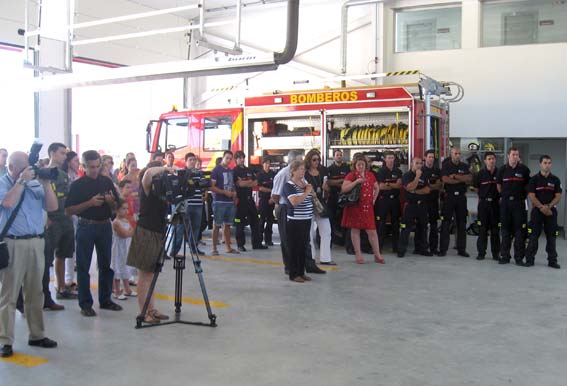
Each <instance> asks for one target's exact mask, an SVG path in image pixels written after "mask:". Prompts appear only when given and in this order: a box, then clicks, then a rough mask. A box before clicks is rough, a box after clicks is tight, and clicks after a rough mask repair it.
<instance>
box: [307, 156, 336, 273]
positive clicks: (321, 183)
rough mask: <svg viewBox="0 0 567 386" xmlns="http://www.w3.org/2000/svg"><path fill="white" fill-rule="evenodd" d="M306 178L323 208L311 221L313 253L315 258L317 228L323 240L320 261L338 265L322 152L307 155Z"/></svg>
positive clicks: (315, 198) (320, 245) (324, 263)
mask: <svg viewBox="0 0 567 386" xmlns="http://www.w3.org/2000/svg"><path fill="white" fill-rule="evenodd" d="M305 170H306V171H305V179H306V180H307V182H308V183H309V184H310V185H311V186H313V192H314V193H313V196H314V197H313V200H317V201H318V204H319V207H320V208H321V209H323V212H322V213H317V211H314V212H313V221H312V222H311V255H312V256H313V259H315V260H317V259H316V258H315V256H316V253H317V250H316V248H315V246H316V245H317V230H319V236H320V238H321V242H320V243H319V262H320V263H321V264H322V265H336V263H335V262H334V261H333V259H332V258H331V222H330V221H329V213H328V211H327V210H326V208H327V206H326V205H325V202H326V200H325V192H327V191H328V190H329V187H328V185H327V172H326V170H325V168H324V167H323V166H321V153H319V151H318V150H316V149H312V150H310V151H309V152H308V153H307V155H305Z"/></svg>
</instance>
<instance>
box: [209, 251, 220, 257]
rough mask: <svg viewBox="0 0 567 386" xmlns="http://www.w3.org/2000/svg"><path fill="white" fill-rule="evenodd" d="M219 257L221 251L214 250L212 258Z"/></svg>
mask: <svg viewBox="0 0 567 386" xmlns="http://www.w3.org/2000/svg"><path fill="white" fill-rule="evenodd" d="M218 255H219V251H217V250H214V251H212V252H211V256H218Z"/></svg>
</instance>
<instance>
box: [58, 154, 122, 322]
mask: <svg viewBox="0 0 567 386" xmlns="http://www.w3.org/2000/svg"><path fill="white" fill-rule="evenodd" d="M82 158H83V159H82V162H83V167H84V168H85V175H84V176H83V177H81V178H79V179H78V180H76V181H75V182H73V183H72V184H71V189H70V191H69V196H68V197H67V201H66V202H65V214H67V216H72V215H77V216H79V223H78V226H77V234H76V236H75V237H76V241H77V284H78V287H79V306H80V307H81V314H82V315H83V316H96V312H95V311H94V310H93V298H92V295H91V289H90V284H91V276H90V274H89V268H90V266H91V260H92V254H93V248H96V254H97V263H98V301H99V304H100V308H101V309H107V310H112V311H120V310H122V307H120V306H119V305H118V304H115V303H113V302H112V301H111V300H110V295H111V294H112V281H113V279H114V271H113V270H112V269H111V268H110V257H111V249H112V225H111V224H110V217H111V216H112V211H113V210H114V209H116V207H117V205H118V201H117V200H118V197H120V196H119V195H118V192H117V191H116V188H115V187H114V184H113V183H112V180H111V179H110V178H108V177H105V176H102V175H101V174H100V169H101V160H100V155H99V154H98V153H97V152H96V151H94V150H88V151H86V152H84V153H83V157H82Z"/></svg>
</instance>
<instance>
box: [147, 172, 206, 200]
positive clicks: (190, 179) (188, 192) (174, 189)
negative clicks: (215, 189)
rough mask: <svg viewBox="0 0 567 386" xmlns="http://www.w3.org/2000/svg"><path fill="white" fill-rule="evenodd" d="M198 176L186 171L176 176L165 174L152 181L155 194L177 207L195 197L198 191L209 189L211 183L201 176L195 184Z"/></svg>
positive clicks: (177, 173) (155, 177)
mask: <svg viewBox="0 0 567 386" xmlns="http://www.w3.org/2000/svg"><path fill="white" fill-rule="evenodd" d="M195 177H196V175H195V174H194V173H190V172H188V171H187V170H186V169H181V170H177V171H176V173H175V174H172V173H168V172H163V173H161V174H158V175H157V176H154V178H153V179H152V189H153V191H154V193H155V194H156V195H157V196H158V197H160V198H161V199H162V200H163V201H165V202H167V203H169V204H172V205H177V204H179V203H180V202H182V201H183V200H186V199H187V198H189V197H191V196H193V195H194V194H195V193H196V192H197V190H202V189H208V188H209V187H210V185H211V181H210V180H209V179H208V178H204V177H202V176H201V175H199V178H198V182H197V183H195V180H197V178H195Z"/></svg>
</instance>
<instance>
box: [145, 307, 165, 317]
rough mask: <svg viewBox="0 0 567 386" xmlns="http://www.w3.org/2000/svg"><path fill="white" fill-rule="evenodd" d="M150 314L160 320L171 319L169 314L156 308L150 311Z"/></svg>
mask: <svg viewBox="0 0 567 386" xmlns="http://www.w3.org/2000/svg"><path fill="white" fill-rule="evenodd" d="M148 315H150V316H151V317H152V318H155V319H158V320H169V316H167V315H164V314H162V313H161V312H159V311H158V310H156V309H155V308H154V309H153V310H150V311H148Z"/></svg>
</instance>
